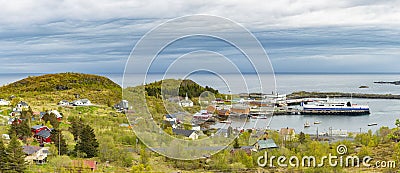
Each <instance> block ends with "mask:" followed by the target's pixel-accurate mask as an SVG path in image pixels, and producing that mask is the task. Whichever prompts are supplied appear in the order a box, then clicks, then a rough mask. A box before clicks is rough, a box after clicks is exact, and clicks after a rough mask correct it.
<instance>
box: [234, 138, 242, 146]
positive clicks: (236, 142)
mask: <svg viewBox="0 0 400 173" xmlns="http://www.w3.org/2000/svg"><path fill="white" fill-rule="evenodd" d="M233 148H240V145H239V139H238V138H235V140H234V141H233Z"/></svg>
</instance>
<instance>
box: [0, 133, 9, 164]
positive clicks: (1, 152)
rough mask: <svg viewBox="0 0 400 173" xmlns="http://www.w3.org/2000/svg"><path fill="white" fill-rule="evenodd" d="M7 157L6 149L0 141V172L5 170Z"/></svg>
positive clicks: (0, 140)
mask: <svg viewBox="0 0 400 173" xmlns="http://www.w3.org/2000/svg"><path fill="white" fill-rule="evenodd" d="M7 162H8V156H7V153H6V147H5V146H4V143H3V140H2V139H0V172H4V171H5V170H7Z"/></svg>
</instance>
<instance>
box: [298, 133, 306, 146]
mask: <svg viewBox="0 0 400 173" xmlns="http://www.w3.org/2000/svg"><path fill="white" fill-rule="evenodd" d="M299 142H300V143H301V144H304V143H305V142H306V135H305V134H304V133H303V132H300V134H299Z"/></svg>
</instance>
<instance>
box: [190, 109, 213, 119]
mask: <svg viewBox="0 0 400 173" xmlns="http://www.w3.org/2000/svg"><path fill="white" fill-rule="evenodd" d="M211 117H212V114H209V113H208V111H207V110H200V112H196V113H195V114H194V115H193V118H194V119H197V120H208V119H210V118H211Z"/></svg>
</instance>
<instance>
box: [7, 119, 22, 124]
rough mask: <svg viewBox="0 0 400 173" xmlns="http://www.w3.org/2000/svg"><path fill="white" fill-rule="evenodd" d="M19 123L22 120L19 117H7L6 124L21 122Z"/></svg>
mask: <svg viewBox="0 0 400 173" xmlns="http://www.w3.org/2000/svg"><path fill="white" fill-rule="evenodd" d="M21 123H22V120H21V119H19V118H9V119H8V123H7V124H9V125H11V124H21Z"/></svg>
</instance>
